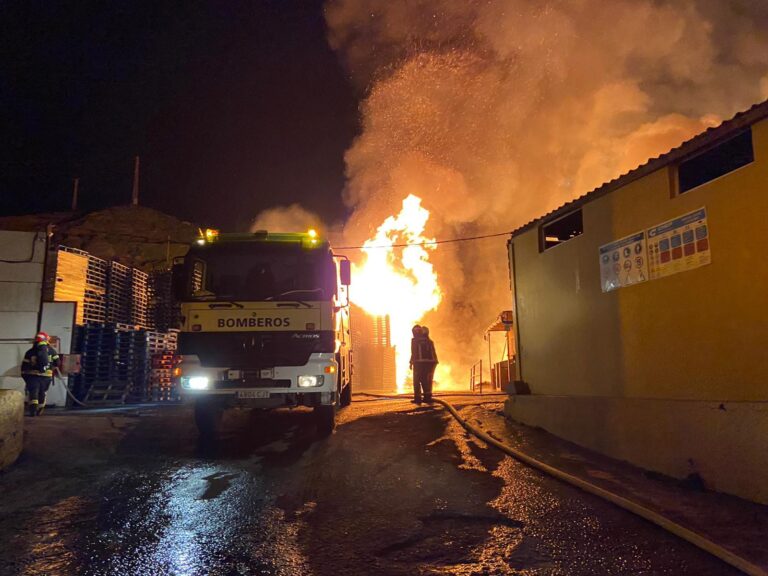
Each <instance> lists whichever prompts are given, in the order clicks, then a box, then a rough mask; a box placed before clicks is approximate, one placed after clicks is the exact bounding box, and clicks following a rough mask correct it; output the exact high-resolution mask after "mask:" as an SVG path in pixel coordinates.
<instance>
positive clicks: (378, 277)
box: [350, 194, 442, 390]
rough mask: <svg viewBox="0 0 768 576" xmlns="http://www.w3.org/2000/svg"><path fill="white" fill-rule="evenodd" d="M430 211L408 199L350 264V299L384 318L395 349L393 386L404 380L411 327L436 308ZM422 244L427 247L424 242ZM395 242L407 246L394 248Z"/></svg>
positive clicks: (437, 294) (437, 297) (437, 296)
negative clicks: (358, 259)
mask: <svg viewBox="0 0 768 576" xmlns="http://www.w3.org/2000/svg"><path fill="white" fill-rule="evenodd" d="M428 220H429V211H428V210H427V209H426V208H424V207H423V206H422V205H421V198H418V197H417V196H414V195H413V194H411V195H409V196H408V197H407V198H405V199H404V200H403V208H402V210H401V211H400V213H399V214H398V215H397V216H390V217H389V218H387V219H386V220H384V222H383V223H382V224H381V226H379V228H378V230H377V231H376V235H375V236H374V237H373V238H371V239H369V240H367V241H366V242H365V244H364V246H365V248H363V253H364V255H365V260H364V261H363V263H362V264H361V265H360V266H354V277H355V287H354V290H351V291H350V297H351V300H352V301H353V302H354V303H355V304H357V305H358V306H360V307H361V308H362V309H363V310H365V311H366V312H367V313H369V314H371V315H373V316H385V315H388V316H389V321H390V333H391V339H392V344H393V345H394V346H395V348H396V369H397V386H398V389H399V390H403V389H404V388H405V384H406V379H407V378H408V372H409V370H408V360H409V357H410V350H411V349H410V339H411V328H412V327H413V325H414V324H416V323H418V322H419V321H420V320H421V319H422V318H423V317H424V315H425V314H426V313H427V312H429V311H430V310H434V309H436V308H437V306H438V305H439V304H440V300H441V299H442V293H441V291H440V286H439V285H438V282H437V274H436V273H435V270H434V268H433V266H432V263H431V262H430V261H429V250H434V249H435V248H436V245H435V244H429V242H434V239H431V238H427V237H426V236H424V229H425V228H426V225H427V221H428ZM425 243H426V244H425ZM394 244H410V246H406V247H403V248H395V247H394V246H393V245H394Z"/></svg>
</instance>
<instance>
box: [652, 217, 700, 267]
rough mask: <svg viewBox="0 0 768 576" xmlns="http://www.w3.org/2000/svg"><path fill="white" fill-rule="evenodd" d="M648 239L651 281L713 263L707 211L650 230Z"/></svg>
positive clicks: (676, 219) (679, 218) (670, 221)
mask: <svg viewBox="0 0 768 576" xmlns="http://www.w3.org/2000/svg"><path fill="white" fill-rule="evenodd" d="M647 236H648V255H649V258H650V261H649V273H650V277H651V279H652V280H655V279H657V278H664V277H665V276H670V275H672V274H677V273H678V272H684V271H686V270H693V269H694V268H698V267H699V266H704V265H706V264H709V263H710V262H711V261H712V254H711V252H710V245H709V226H708V224H707V209H706V208H699V209H698V210H695V211H693V212H689V213H688V214H684V215H683V216H680V217H678V218H675V219H673V220H669V221H668V222H664V223H663V224H659V225H658V226H654V227H653V228H648V230H647Z"/></svg>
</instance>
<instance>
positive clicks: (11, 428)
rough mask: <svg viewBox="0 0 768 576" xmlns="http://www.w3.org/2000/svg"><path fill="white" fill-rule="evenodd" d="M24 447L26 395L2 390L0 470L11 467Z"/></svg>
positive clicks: (0, 407)
mask: <svg viewBox="0 0 768 576" xmlns="http://www.w3.org/2000/svg"><path fill="white" fill-rule="evenodd" d="M23 445H24V395H23V394H22V393H21V392H19V391H18V390H0V470H2V469H3V468H5V467H7V466H10V465H11V464H13V463H14V462H15V461H16V458H18V457H19V454H21V449H22V447H23Z"/></svg>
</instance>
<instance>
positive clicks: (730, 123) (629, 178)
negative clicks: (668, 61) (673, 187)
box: [512, 100, 768, 238]
mask: <svg viewBox="0 0 768 576" xmlns="http://www.w3.org/2000/svg"><path fill="white" fill-rule="evenodd" d="M765 118H768V100H766V101H765V102H761V103H759V104H755V105H754V106H752V107H751V108H750V109H749V110H745V111H744V112H739V113H738V114H736V115H735V116H734V117H733V118H731V119H730V120H725V121H724V122H722V123H721V124H720V125H719V126H714V127H712V128H707V129H706V130H705V131H704V132H702V133H701V134H697V135H696V136H694V137H693V138H691V139H690V140H687V141H685V142H683V143H682V144H681V145H680V146H678V147H677V148H673V149H672V150H670V151H669V152H667V153H665V154H662V155H661V156H657V157H655V158H651V159H649V160H648V161H647V162H646V163H645V164H642V165H640V166H638V167H637V168H635V169H634V170H630V171H629V172H627V173H625V174H622V175H621V176H618V177H617V178H614V179H613V180H610V181H609V182H606V183H605V184H602V185H600V186H599V187H597V188H595V189H594V190H592V191H591V192H587V193H586V194H584V195H582V196H579V197H578V198H575V199H574V200H571V201H570V202H566V203H565V204H563V205H562V206H560V207H559V208H556V209H554V210H552V211H551V212H548V213H547V214H544V215H543V216H539V217H538V218H534V219H533V220H531V221H530V222H528V223H527V224H523V225H522V226H520V227H519V228H517V229H516V230H513V231H512V237H513V238H514V237H515V236H517V235H518V234H521V233H523V232H526V231H528V230H530V229H531V228H534V227H535V226H538V225H539V224H540V223H541V222H542V221H544V220H550V219H554V218H557V217H559V216H562V215H564V214H567V213H568V212H570V211H572V210H576V209H577V208H580V207H581V206H583V205H584V204H586V203H587V202H591V201H592V200H595V199H597V198H600V197H601V196H605V195H606V194H609V193H611V192H613V191H614V190H617V189H618V188H621V187H623V186H626V185H627V184H629V183H630V182H634V181H635V180H638V179H640V178H642V177H643V176H647V175H648V174H651V173H652V172H656V171H657V170H659V169H661V168H664V167H665V166H668V165H670V164H673V163H675V162H678V161H680V160H682V159H684V158H686V157H687V156H692V155H694V154H695V153H696V152H699V151H700V150H702V149H703V148H707V147H709V146H712V145H713V144H716V143H718V142H720V141H723V140H727V139H728V138H729V137H730V136H732V135H734V134H735V133H737V132H739V131H740V130H743V129H744V128H746V127H747V126H751V125H752V124H755V123H756V122H759V121H760V120H763V119H765Z"/></svg>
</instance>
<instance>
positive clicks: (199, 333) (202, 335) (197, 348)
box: [173, 231, 352, 437]
mask: <svg viewBox="0 0 768 576" xmlns="http://www.w3.org/2000/svg"><path fill="white" fill-rule="evenodd" d="M173 283H174V292H175V294H176V299H177V301H178V304H179V308H180V334H179V362H178V365H177V367H176V370H175V371H174V375H175V377H176V378H177V379H178V385H179V389H180V390H181V395H182V399H183V400H184V401H185V402H189V403H193V404H194V410H195V420H196V422H197V426H198V429H199V431H200V433H201V435H202V436H204V437H215V436H216V435H217V433H218V428H219V425H220V422H221V417H222V414H223V411H224V410H226V409H228V408H233V407H250V408H264V409H270V408H278V407H285V406H309V407H312V408H313V411H314V413H315V417H316V421H317V427H318V431H319V432H320V433H321V434H329V433H330V432H331V431H332V430H333V428H334V426H335V418H336V411H337V409H338V408H339V407H342V406H346V405H347V404H349V402H350V401H351V394H352V361H351V355H352V347H351V341H350V326H349V321H350V318H349V299H348V290H349V283H350V271H349V261H348V260H347V259H346V258H345V257H342V256H337V255H335V254H334V253H333V251H332V250H331V247H330V244H329V243H328V242H327V241H325V240H323V239H322V238H320V237H319V235H318V234H317V233H316V232H314V231H309V232H307V233H292V234H285V233H281V234H275V233H269V232H266V231H261V232H256V233H251V234H219V233H216V232H213V231H206V232H205V233H202V234H201V236H200V238H199V239H198V240H197V241H196V242H195V243H194V244H193V245H192V246H191V247H190V250H189V252H188V253H187V255H186V256H185V257H184V258H183V261H181V262H178V263H177V264H176V265H174V273H173Z"/></svg>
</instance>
